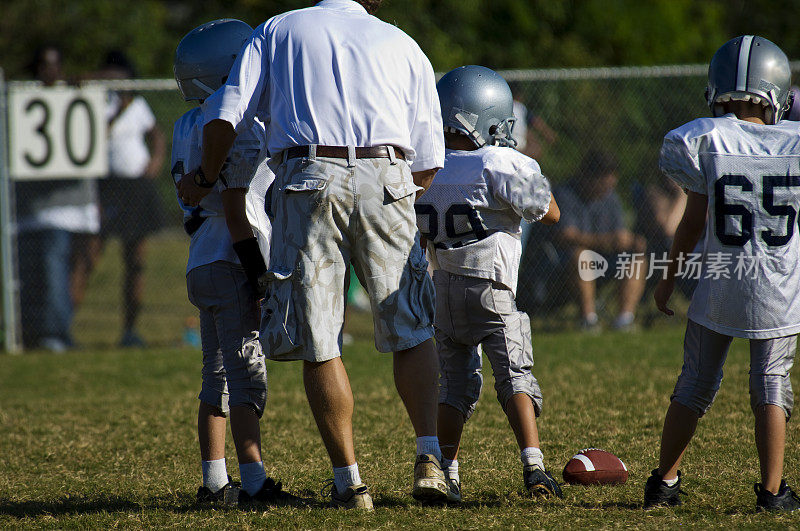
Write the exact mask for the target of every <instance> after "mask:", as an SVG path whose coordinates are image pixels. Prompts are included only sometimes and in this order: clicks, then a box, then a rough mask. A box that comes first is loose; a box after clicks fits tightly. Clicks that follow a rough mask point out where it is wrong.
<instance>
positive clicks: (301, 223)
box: [261, 157, 434, 362]
mask: <svg viewBox="0 0 800 531" xmlns="http://www.w3.org/2000/svg"><path fill="white" fill-rule="evenodd" d="M271 166H272V167H273V171H274V172H275V183H274V185H273V189H272V192H271V194H269V196H270V197H269V198H268V201H269V204H268V208H269V210H270V212H271V213H272V215H273V216H274V219H273V224H272V247H271V250H270V265H269V271H268V273H267V278H268V279H269V283H268V290H267V295H266V297H265V300H264V303H263V304H262V316H261V317H262V319H261V342H262V345H263V349H264V354H265V356H267V357H268V358H270V359H273V360H307V361H313V362H321V361H326V360H329V359H332V358H335V357H338V356H340V355H341V346H342V325H343V323H344V309H345V293H346V292H345V284H346V282H347V278H346V277H347V274H348V271H349V266H350V264H352V265H353V269H354V270H355V272H356V275H357V276H358V279H359V281H360V282H361V284H362V285H363V286H364V287H365V288H366V289H367V292H368V293H369V299H370V304H371V307H372V314H373V322H374V329H375V347H376V348H377V349H378V350H379V351H380V352H396V351H399V350H405V349H408V348H411V347H414V346H416V345H418V344H420V343H422V342H423V341H425V340H427V339H429V338H431V337H432V336H433V311H434V299H433V282H432V281H431V278H430V277H429V276H428V274H427V267H428V263H427V260H426V259H425V256H424V254H423V252H422V248H421V247H420V244H419V233H418V231H417V225H416V216H415V213H414V201H415V192H416V191H417V190H418V187H417V186H415V185H414V183H413V179H412V177H411V171H410V170H409V168H408V165H407V164H406V163H405V162H404V161H402V160H397V161H394V163H393V161H391V160H389V159H380V158H374V159H358V160H354V161H353V165H352V166H348V162H347V160H344V159H334V158H299V157H298V158H292V159H288V160H286V161H285V162H282V161H281V160H280V158H277V159H273V161H272V162H271Z"/></svg>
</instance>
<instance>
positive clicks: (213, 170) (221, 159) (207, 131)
mask: <svg viewBox="0 0 800 531" xmlns="http://www.w3.org/2000/svg"><path fill="white" fill-rule="evenodd" d="M234 140H236V131H235V130H234V129H233V125H231V124H230V122H227V121H225V120H220V119H217V120H211V121H210V122H208V123H207V124H206V125H205V127H203V153H202V157H201V160H200V168H198V169H195V170H193V171H191V172H189V173H187V174H186V175H184V176H183V178H181V180H180V181H179V182H178V197H180V198H181V200H182V201H183V202H184V203H185V204H187V205H190V206H195V205H197V204H198V203H200V201H201V200H202V199H203V198H204V197H205V196H206V195H208V194H209V192H211V190H212V189H213V188H212V187H200V186H197V184H196V181H195V176H196V175H197V172H198V170H200V171H201V172H202V173H201V175H202V176H203V177H204V178H205V181H206V182H208V183H215V182H217V179H218V178H219V172H220V170H222V165H223V164H225V159H226V158H228V152H229V151H230V150H231V147H233V142H234Z"/></svg>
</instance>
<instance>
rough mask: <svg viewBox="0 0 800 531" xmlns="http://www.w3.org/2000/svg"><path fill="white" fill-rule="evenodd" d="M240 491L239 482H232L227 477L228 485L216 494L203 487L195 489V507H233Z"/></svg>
mask: <svg viewBox="0 0 800 531" xmlns="http://www.w3.org/2000/svg"><path fill="white" fill-rule="evenodd" d="M240 489H241V485H240V484H239V482H238V481H236V482H234V481H233V480H232V479H231V477H230V476H228V483H227V484H226V485H225V486H223V487H222V488H221V489H219V490H218V491H217V492H211V489H209V488H208V487H205V486H203V487H200V488H199V489H197V498H196V503H197V505H207V506H212V507H213V506H222V505H227V506H234V505H236V503H237V500H238V498H239V490H240Z"/></svg>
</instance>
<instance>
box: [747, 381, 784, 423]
mask: <svg viewBox="0 0 800 531" xmlns="http://www.w3.org/2000/svg"><path fill="white" fill-rule="evenodd" d="M766 404H772V405H775V406H778V407H781V408H783V411H784V412H785V413H786V419H787V420H788V419H789V418H790V417H791V416H792V408H793V407H794V393H793V392H792V381H791V379H790V378H789V374H788V373H787V374H783V375H781V374H750V407H751V408H752V409H753V411H754V412H755V410H756V408H758V407H760V406H763V405H766Z"/></svg>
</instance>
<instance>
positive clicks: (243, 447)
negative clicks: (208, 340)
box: [207, 262, 274, 501]
mask: <svg viewBox="0 0 800 531" xmlns="http://www.w3.org/2000/svg"><path fill="white" fill-rule="evenodd" d="M207 273H208V275H209V282H213V293H212V295H213V298H214V300H215V301H216V302H215V305H214V308H213V309H214V323H215V326H216V331H217V337H219V341H220V348H221V350H222V360H223V364H224V367H225V380H226V382H227V385H228V392H229V394H230V399H229V405H230V418H231V434H232V435H233V442H234V445H235V446H236V456H237V459H238V461H239V471H240V473H241V477H242V489H243V490H244V491H245V493H246V494H247V495H248V496H250V497H254V498H256V499H257V500H258V501H270V500H267V499H266V498H267V497H269V496H271V495H272V494H273V492H272V490H273V488H272V487H273V485H274V482H268V481H267V479H268V478H267V476H266V472H265V471H264V465H263V462H262V458H261V431H260V427H259V419H260V418H261V415H262V414H263V412H264V407H265V405H266V400H267V375H266V366H265V361H264V355H263V353H262V350H261V343H260V342H259V336H258V332H257V330H258V328H259V313H258V301H257V300H256V294H255V291H254V290H253V288H252V287H251V286H250V284H249V283H248V281H247V275H246V274H245V272H244V270H243V269H242V268H241V267H240V266H237V265H234V264H229V263H226V262H215V263H213V264H210V265H209V266H207ZM212 279H213V280H212ZM264 488H266V489H267V491H268V492H262V490H263V489H264ZM262 495H263V496H262ZM262 498H264V499H262Z"/></svg>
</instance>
